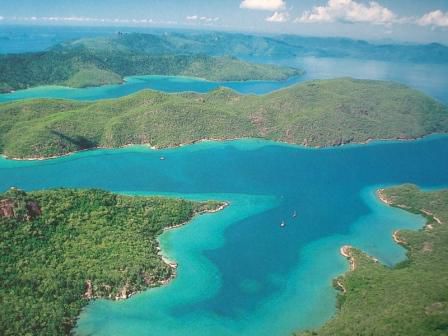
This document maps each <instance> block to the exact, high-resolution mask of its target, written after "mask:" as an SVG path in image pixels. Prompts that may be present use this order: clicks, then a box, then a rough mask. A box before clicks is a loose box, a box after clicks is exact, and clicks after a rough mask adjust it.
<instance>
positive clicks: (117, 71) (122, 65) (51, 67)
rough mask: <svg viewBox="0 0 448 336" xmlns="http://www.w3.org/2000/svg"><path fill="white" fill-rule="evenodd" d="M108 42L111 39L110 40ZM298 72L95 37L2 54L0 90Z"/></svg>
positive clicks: (276, 77) (262, 77)
mask: <svg viewBox="0 0 448 336" xmlns="http://www.w3.org/2000/svg"><path fill="white" fill-rule="evenodd" d="M106 41H107V40H106ZM300 74H302V72H301V71H300V70H298V69H293V68H289V67H277V66H273V65H261V64H252V63H248V62H244V61H240V60H238V59H236V58H234V57H229V56H224V57H218V56H206V55H197V54H196V55H183V54H148V53H145V52H144V49H143V51H142V50H134V49H126V48H124V47H122V46H120V45H116V44H113V43H110V42H108V43H106V42H104V43H102V39H101V38H98V39H94V40H93V41H92V42H91V43H88V42H85V43H84V42H83V43H81V42H79V43H78V44H76V43H75V44H74V45H71V44H70V45H67V46H58V47H55V48H53V49H51V50H49V51H45V52H38V53H25V54H17V55H14V54H11V55H0V92H8V91H11V90H17V89H25V88H29V87H34V86H39V85H64V86H70V87H86V86H98V85H104V84H117V83H121V82H122V81H123V78H124V77H125V76H133V75H170V76H174V75H181V76H194V77H200V78H204V79H208V80H215V81H245V80H284V79H287V78H289V77H291V76H296V75H300Z"/></svg>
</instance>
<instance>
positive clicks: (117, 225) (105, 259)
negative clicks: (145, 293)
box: [0, 189, 224, 335]
mask: <svg viewBox="0 0 448 336" xmlns="http://www.w3.org/2000/svg"><path fill="white" fill-rule="evenodd" d="M223 206H224V204H222V203H219V202H203V203H197V202H190V201H186V200H176V199H167V198H157V197H130V196H120V195H116V194H112V193H109V192H105V191H100V190H69V189H58V190H46V191H37V192H30V193H25V192H23V191H20V190H17V189H11V190H9V191H7V192H5V193H2V194H0V256H1V257H0V268H1V270H2V272H1V275H0V278H1V283H2V286H1V288H0V297H1V298H2V304H1V307H0V330H1V332H2V334H3V335H64V334H65V335H69V334H70V330H71V329H72V327H73V326H74V323H75V321H76V317H77V316H78V315H79V313H80V310H81V308H82V307H83V306H85V305H86V304H87V303H88V301H89V300H90V299H94V298H109V299H116V300H118V299H124V298H127V297H129V296H130V295H132V294H133V293H135V292H138V291H141V290H144V289H146V288H150V287H154V286H159V285H161V284H163V283H165V282H166V281H167V280H169V279H170V278H171V277H172V276H173V275H174V272H175V270H174V269H173V267H172V265H168V264H167V263H165V262H164V261H163V260H162V257H161V256H160V254H159V247H158V243H157V241H156V237H157V236H158V235H159V234H161V233H162V232H163V230H164V229H166V228H170V227H175V226H178V225H181V224H183V223H185V222H187V221H189V220H190V219H191V218H192V217H193V216H195V215H197V214H200V213H203V212H212V211H217V210H218V209H221V208H222V207H223Z"/></svg>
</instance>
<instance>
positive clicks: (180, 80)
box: [0, 76, 301, 103]
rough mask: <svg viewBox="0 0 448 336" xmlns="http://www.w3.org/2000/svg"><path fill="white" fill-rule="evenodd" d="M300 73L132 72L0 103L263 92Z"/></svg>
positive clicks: (1, 97) (10, 96)
mask: <svg viewBox="0 0 448 336" xmlns="http://www.w3.org/2000/svg"><path fill="white" fill-rule="evenodd" d="M300 80H301V77H291V78H289V79H287V80H284V81H245V82H213V81H207V80H204V79H200V78H193V77H181V76H132V77H127V78H125V82H124V83H123V84H116V85H103V86H99V87H88V88H82V89H75V88H69V87H63V86H39V87H36V88H31V89H26V90H18V91H15V92H11V93H4V94H0V103H2V102H8V101H15V100H21V99H31V98H61V99H75V100H82V101H91V100H98V99H108V98H118V97H123V96H126V95H129V94H131V93H135V92H138V91H140V90H144V89H151V90H158V91H163V92H169V93H175V92H185V91H193V92H200V93H205V92H209V91H211V90H214V89H216V88H218V87H222V86H225V87H228V88H231V89H233V90H235V91H237V92H239V93H242V94H265V93H269V92H272V91H275V90H279V89H282V88H284V87H288V86H290V85H293V84H295V83H298V82H299V81H300Z"/></svg>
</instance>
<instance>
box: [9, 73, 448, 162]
mask: <svg viewBox="0 0 448 336" xmlns="http://www.w3.org/2000/svg"><path fill="white" fill-rule="evenodd" d="M446 132H448V108H447V107H446V106H444V105H443V104H441V103H439V102H437V101H436V100H434V99H432V98H430V97H428V96H426V95H424V94H422V93H420V92H418V91H417V90H414V89H411V88H409V87H407V86H404V85H401V84H396V83H391V82H383V81H372V80H356V79H350V78H341V79H332V80H315V81H309V82H306V83H302V84H298V85H295V86H292V87H289V88H286V89H283V90H279V91H275V92H272V93H270V94H267V95H261V96H256V95H240V94H237V93H236V92H234V91H232V90H230V89H226V88H218V89H216V90H214V91H211V92H209V93H207V94H196V93H179V94H167V93H161V92H156V91H150V90H145V91H140V92H138V93H136V94H133V95H129V96H126V97H122V98H119V99H110V100H100V101H96V102H76V101H68V100H58V99H36V100H23V101H18V102H12V103H4V104H0V153H1V154H3V155H6V156H7V157H9V158H16V159H24V158H32V159H39V158H48V157H53V156H60V155H64V154H68V153H72V152H75V151H79V150H84V149H92V148H98V147H101V148H116V147H122V146H125V145H130V144H146V145H150V146H152V147H155V148H163V147H173V146H179V145H182V144H190V143H194V142H196V141H200V140H226V139H235V138H248V137H252V138H262V139H269V140H275V141H280V142H286V143H290V144H298V145H304V146H313V147H321V146H335V145H342V144H348V143H364V142H368V141H370V140H372V139H413V138H419V137H422V136H425V135H428V134H432V133H446Z"/></svg>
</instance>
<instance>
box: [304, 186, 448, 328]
mask: <svg viewBox="0 0 448 336" xmlns="http://www.w3.org/2000/svg"><path fill="white" fill-rule="evenodd" d="M381 196H382V198H383V199H384V200H386V201H388V202H389V203H390V204H391V205H392V206H395V207H398V208H402V209H404V210H407V211H411V212H414V213H418V214H421V215H423V216H425V217H427V218H428V222H427V225H426V227H425V228H424V229H422V230H420V231H418V232H415V231H398V232H396V234H395V239H396V240H397V241H398V242H399V243H400V244H401V245H403V246H404V247H405V248H406V249H407V250H408V258H409V259H408V260H406V261H404V262H402V263H401V264H398V265H397V266H395V267H393V268H388V267H386V266H384V265H382V264H380V263H378V262H375V261H374V260H373V259H372V258H371V257H370V256H368V255H366V254H364V253H363V252H361V251H359V250H357V249H354V248H351V249H349V250H348V254H349V258H350V259H351V262H352V263H354V265H356V267H355V269H354V271H350V272H348V273H347V274H346V275H344V276H343V277H341V278H339V279H337V281H338V283H339V285H338V287H339V288H343V289H344V291H345V293H344V292H341V294H340V295H339V300H338V301H339V306H340V307H339V311H338V313H337V314H336V316H335V317H334V318H333V319H331V320H330V321H329V322H327V323H326V324H325V325H324V326H323V327H321V328H319V329H317V330H314V331H309V332H303V333H297V334H296V335H297V336H311V335H315V336H326V335H329V336H330V335H331V336H332V335H340V336H352V335H372V336H376V335H378V336H381V335H408V336H421V335H425V336H441V335H447V333H448V264H447V262H446V260H447V258H448V249H447V246H448V226H447V224H448V190H443V191H433V192H423V191H420V190H418V189H417V187H415V186H412V185H404V186H401V187H397V188H391V189H386V190H384V191H382V192H381Z"/></svg>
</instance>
